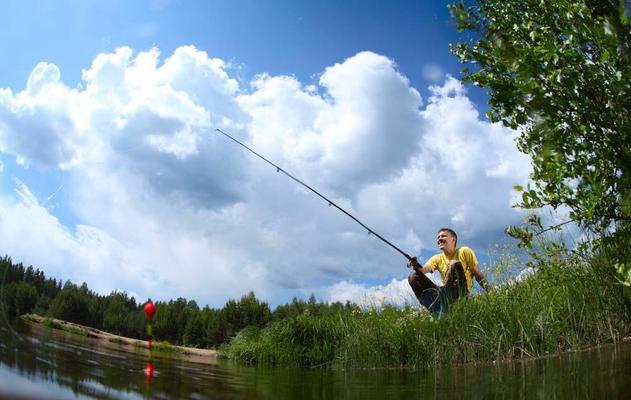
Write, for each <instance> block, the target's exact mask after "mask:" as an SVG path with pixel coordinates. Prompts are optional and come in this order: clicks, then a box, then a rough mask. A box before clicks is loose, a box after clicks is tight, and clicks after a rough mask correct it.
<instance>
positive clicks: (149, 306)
mask: <svg viewBox="0 0 631 400" xmlns="http://www.w3.org/2000/svg"><path fill="white" fill-rule="evenodd" d="M143 310H144V312H145V316H146V317H147V348H148V349H149V359H148V361H147V366H146V367H145V369H144V372H145V376H146V377H147V383H151V380H152V379H153V377H154V369H153V361H152V360H151V348H152V347H153V345H152V342H153V327H152V326H151V321H152V320H153V316H154V315H155V313H156V306H155V305H154V304H153V301H151V299H148V300H147V302H146V303H145V305H144V307H143Z"/></svg>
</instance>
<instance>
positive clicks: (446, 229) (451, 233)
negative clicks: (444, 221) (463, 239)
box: [438, 228, 458, 244]
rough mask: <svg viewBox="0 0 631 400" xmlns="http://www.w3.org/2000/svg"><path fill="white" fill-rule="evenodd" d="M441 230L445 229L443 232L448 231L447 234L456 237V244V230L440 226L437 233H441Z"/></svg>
mask: <svg viewBox="0 0 631 400" xmlns="http://www.w3.org/2000/svg"><path fill="white" fill-rule="evenodd" d="M443 231H445V232H449V234H450V235H451V236H453V237H454V238H455V239H456V244H458V235H456V231H454V230H453V229H451V228H440V229H439V230H438V233H441V232H443Z"/></svg>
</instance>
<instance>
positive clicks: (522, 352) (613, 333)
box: [225, 245, 631, 368]
mask: <svg viewBox="0 0 631 400" xmlns="http://www.w3.org/2000/svg"><path fill="white" fill-rule="evenodd" d="M540 251H541V253H540V255H539V256H537V257H535V258H533V259H531V260H530V261H529V265H530V266H532V267H534V268H535V269H536V271H537V273H536V274H534V275H533V276H531V277H529V278H528V279H526V280H525V281H524V282H521V283H512V284H511V283H507V284H505V285H504V286H501V287H499V288H498V289H497V290H495V291H493V292H490V293H484V294H478V295H475V296H471V297H469V298H465V299H461V300H459V301H458V302H456V303H455V304H454V305H453V306H452V307H451V308H450V310H449V312H448V313H447V315H446V317H445V318H444V319H441V320H434V319H433V318H432V317H431V315H430V314H429V313H427V312H423V311H420V312H419V311H417V310H418V308H417V307H407V308H404V309H400V308H395V307H392V306H388V305H386V306H383V307H382V308H381V309H380V310H377V309H376V308H373V309H371V310H369V311H367V312H366V311H361V310H360V309H359V308H357V307H356V308H354V309H353V310H351V311H347V310H346V311H344V312H327V311H322V312H319V313H310V312H308V311H307V312H305V313H304V314H302V315H299V316H296V317H293V318H288V319H284V320H282V321H277V322H273V323H271V324H270V325H269V326H267V327H265V328H263V329H261V328H255V327H250V328H246V329H244V330H243V331H241V332H240V333H239V334H238V335H237V336H236V337H235V338H234V339H233V340H232V341H231V343H230V345H229V346H227V347H226V348H225V354H226V355H227V356H228V357H230V358H233V359H237V360H241V361H245V362H251V363H263V364H271V365H300V366H322V365H333V366H339V367H369V368H384V367H402V366H406V367H408V366H409V367H417V366H428V365H433V364H450V363H467V362H475V361H495V360H504V359H507V358H509V359H510V358H520V357H534V356H542V355H545V354H551V353H557V352H561V351H569V350H580V349H584V348H586V347H590V346H594V345H598V344H602V343H612V342H613V343H615V342H619V341H620V340H621V339H623V338H625V337H626V336H627V335H629V334H630V333H631V293H630V292H631V291H630V289H631V287H630V286H631V280H630V279H629V277H628V269H627V268H626V267H624V266H620V265H618V266H615V265H613V264H612V263H611V262H610V260H609V259H608V258H607V257H604V256H602V257H598V256H594V257H592V258H591V259H590V260H589V261H585V260H584V259H581V258H580V257H578V256H577V255H576V254H575V253H573V252H570V251H568V250H567V249H565V248H564V247H563V246H560V245H546V246H544V248H543V249H541V250H540Z"/></svg>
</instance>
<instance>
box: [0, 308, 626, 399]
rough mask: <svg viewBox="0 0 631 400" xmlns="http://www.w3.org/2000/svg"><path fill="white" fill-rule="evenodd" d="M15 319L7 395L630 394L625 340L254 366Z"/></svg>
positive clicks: (0, 332) (5, 349)
mask: <svg viewBox="0 0 631 400" xmlns="http://www.w3.org/2000/svg"><path fill="white" fill-rule="evenodd" d="M146 363H147V353H146V352H145V351H142V350H139V349H135V350H134V349H130V347H129V346H127V347H125V346H118V345H114V344H111V345H108V346H107V347H104V346H103V344H102V343H101V344H99V342H97V341H95V340H94V339H89V338H84V337H80V336H76V335H72V334H69V333H65V332H61V331H56V330H51V329H49V328H44V327H41V326H38V325H32V324H30V323H29V324H27V323H24V322H21V321H16V322H14V323H11V324H10V325H8V324H6V323H4V324H2V325H0V398H3V399H4V398H7V399H9V398H10V399H16V398H17V399H20V398H24V399H32V398H36V399H37V398H41V399H66V398H68V399H82V398H103V399H119V398H123V399H142V398H156V399H186V398H192V399H204V398H211V399H368V400H370V399H435V398H440V399H445V398H458V399H460V398H471V399H493V398H500V399H512V398H518V399H519V398H533V399H553V398H557V399H577V398H589V399H594V398H606V399H628V398H631V345H628V344H626V345H620V346H607V347H601V348H598V349H594V350H590V351H585V352H578V353H567V354H563V355H561V356H555V357H549V358H543V359H537V360H526V361H518V362H509V363H499V364H490V365H489V364H485V365H466V366H452V367H439V368H427V369H421V370H351V371H340V370H330V369H301V368H260V367H247V366H239V365H234V364H230V363H226V362H219V363H218V364H215V365H208V364H197V363H192V362H187V361H184V360H182V359H177V358H157V356H156V355H154V357H153V365H154V368H155V371H156V373H155V377H154V378H153V379H151V380H150V381H149V380H147V377H146V376H145V373H144V371H143V370H144V368H145V365H146Z"/></svg>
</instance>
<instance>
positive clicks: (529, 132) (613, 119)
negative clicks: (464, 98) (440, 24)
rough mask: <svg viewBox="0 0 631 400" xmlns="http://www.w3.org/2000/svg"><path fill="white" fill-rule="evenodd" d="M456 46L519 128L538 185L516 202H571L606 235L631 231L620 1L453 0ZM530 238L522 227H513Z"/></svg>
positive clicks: (575, 213)
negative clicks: (465, 36) (459, 36)
mask: <svg viewBox="0 0 631 400" xmlns="http://www.w3.org/2000/svg"><path fill="white" fill-rule="evenodd" d="M451 11H452V14H453V15H454V17H455V18H456V21H457V23H458V29H459V30H460V31H465V32H468V33H469V34H470V35H471V39H469V40H468V41H464V42H462V43H458V44H456V45H454V46H452V52H453V53H455V54H456V55H457V56H458V57H459V58H460V60H461V61H462V62H463V63H466V64H468V65H469V66H470V67H471V69H469V68H467V69H465V71H464V79H465V81H468V82H471V83H473V84H475V85H478V86H481V87H483V88H488V89H489V95H490V100H489V106H490V109H489V111H488V112H487V115H488V117H489V118H490V119H491V120H492V121H494V122H499V121H501V122H502V123H503V124H504V125H506V126H508V127H511V128H513V129H519V130H520V132H521V134H520V136H519V138H518V141H517V146H518V148H519V150H520V151H522V152H524V153H525V154H527V155H529V156H530V157H531V158H532V164H533V172H532V175H531V179H532V183H531V184H529V185H528V187H526V188H523V187H516V189H517V190H520V191H521V192H522V198H521V202H520V203H519V204H518V206H520V207H523V208H528V209H536V208H540V207H543V206H546V205H549V206H552V207H553V208H555V209H556V208H557V207H560V206H565V207H568V208H569V210H570V219H571V220H573V221H576V222H578V224H579V225H580V226H581V227H583V228H585V229H587V230H588V231H591V232H592V233H594V234H596V235H597V236H598V237H605V238H607V237H609V238H618V239H622V240H624V239H625V238H627V239H628V238H629V237H630V234H631V24H630V22H629V4H625V2H624V1H618V0H557V1H545V0H478V1H477V3H475V4H473V5H471V4H467V3H465V2H461V3H458V4H455V5H452V6H451ZM513 232H514V233H517V234H522V237H521V238H522V239H528V234H527V233H526V234H525V236H523V234H524V231H515V230H514V231H513Z"/></svg>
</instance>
